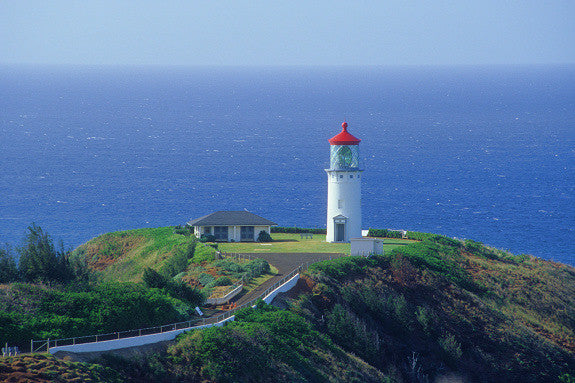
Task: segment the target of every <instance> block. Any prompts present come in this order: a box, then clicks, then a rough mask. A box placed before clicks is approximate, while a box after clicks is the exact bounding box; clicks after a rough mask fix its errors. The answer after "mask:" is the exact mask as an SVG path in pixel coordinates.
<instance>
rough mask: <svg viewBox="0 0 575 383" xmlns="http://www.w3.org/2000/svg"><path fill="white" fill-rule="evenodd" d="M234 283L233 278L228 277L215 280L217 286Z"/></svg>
mask: <svg viewBox="0 0 575 383" xmlns="http://www.w3.org/2000/svg"><path fill="white" fill-rule="evenodd" d="M231 284H232V280H231V279H230V278H228V277H219V278H218V279H216V280H215V283H214V285H215V286H230V285H231Z"/></svg>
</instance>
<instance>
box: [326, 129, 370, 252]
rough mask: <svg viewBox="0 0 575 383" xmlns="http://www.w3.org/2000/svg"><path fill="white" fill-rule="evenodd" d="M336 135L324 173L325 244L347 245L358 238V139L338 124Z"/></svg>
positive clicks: (333, 138) (359, 190)
mask: <svg viewBox="0 0 575 383" xmlns="http://www.w3.org/2000/svg"><path fill="white" fill-rule="evenodd" d="M341 127H342V130H341V132H340V133H339V134H337V135H336V136H334V137H332V138H331V139H329V144H330V145H331V146H330V161H329V169H326V170H325V171H326V172H327V235H326V241H327V242H349V241H350V239H351V238H358V237H361V173H362V172H363V170H362V169H361V168H360V164H359V142H360V141H361V140H360V139H359V138H356V137H354V136H353V135H352V134H351V133H349V132H348V131H347V122H344V123H343V124H341Z"/></svg>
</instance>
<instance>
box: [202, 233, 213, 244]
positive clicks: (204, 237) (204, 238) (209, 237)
mask: <svg viewBox="0 0 575 383" xmlns="http://www.w3.org/2000/svg"><path fill="white" fill-rule="evenodd" d="M200 242H202V243H206V242H216V236H215V235H212V234H207V235H206V234H202V236H201V237H200Z"/></svg>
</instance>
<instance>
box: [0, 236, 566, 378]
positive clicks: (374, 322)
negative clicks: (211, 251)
mask: <svg viewBox="0 0 575 383" xmlns="http://www.w3.org/2000/svg"><path fill="white" fill-rule="evenodd" d="M189 241H190V240H189V238H188V237H185V236H181V235H180V236H177V235H175V234H173V232H169V231H168V229H144V230H142V231H133V232H123V233H112V234H110V237H104V236H102V237H99V238H96V239H94V240H93V241H90V242H88V243H87V244H85V245H83V247H82V248H81V249H78V252H77V254H80V255H82V256H85V257H87V258H90V257H91V258H90V259H89V260H90V262H91V263H90V265H91V267H93V268H94V269H95V270H98V267H100V266H98V265H102V264H103V263H101V262H100V259H108V260H109V261H107V263H106V265H107V267H104V268H102V269H101V270H100V271H99V272H100V273H101V275H100V278H103V279H106V278H124V280H138V278H139V275H140V274H139V273H140V271H134V270H129V267H135V268H138V270H143V269H144V268H145V267H148V266H154V267H155V268H156V269H158V270H161V269H162V267H165V265H168V264H169V263H170V262H171V261H170V259H173V258H174V257H173V256H172V257H166V256H164V255H163V254H165V253H168V254H174V255H175V254H177V253H178V252H186V251H188V246H189ZM107 242H112V243H114V245H110V246H109V247H108V248H109V249H123V250H122V251H119V250H117V251H114V250H109V251H108V250H106V248H107V247H106V246H108V245H106V243H107ZM96 249H100V250H96ZM102 254H104V256H101V255H102ZM195 256H196V254H195V253H194V255H193V257H195ZM199 256H200V257H203V256H204V255H202V254H200V255H199ZM226 262H227V261H226ZM191 263H193V262H191ZM129 265H132V266H129ZM205 265H206V264H205V263H204V266H202V267H204V269H205ZM193 270H195V271H193ZM193 270H192V269H188V271H187V273H188V274H190V273H192V272H197V271H198V270H197V269H196V266H193ZM108 273H109V274H108ZM111 275H113V277H111ZM190 275H191V274H190ZM1 295H2V294H0V296H1ZM8 295H9V294H8ZM160 298H161V300H162V302H168V301H167V300H166V298H163V297H159V296H158V297H156V298H154V299H160ZM104 304H105V303H104ZM274 305H277V306H279V307H282V308H283V309H279V308H275V307H271V306H267V305H265V304H260V305H258V308H256V309H247V310H244V311H242V312H240V313H238V315H237V316H236V321H235V322H232V323H230V324H228V325H227V326H225V327H221V328H211V329H207V330H199V331H194V332H192V333H188V334H183V335H181V336H180V337H179V338H178V340H177V342H175V343H174V344H173V345H172V346H170V347H169V348H167V349H166V350H165V351H163V352H158V353H155V354H152V355H149V356H148V357H146V358H140V359H137V360H125V359H122V358H119V357H105V358H103V359H101V360H99V361H97V364H92V365H86V366H87V367H86V368H89V369H92V370H93V371H96V372H97V373H98V374H102V373H104V372H106V371H107V372H106V373H110V370H109V369H111V370H113V372H114V374H116V375H113V379H116V380H118V381H140V382H146V381H149V382H170V381H181V382H199V381H206V382H209V381H216V382H230V381H254V382H272V381H294V382H297V381H301V382H304V381H313V382H370V381H374V382H375V381H389V382H428V381H436V379H452V381H463V382H467V381H469V382H501V381H521V382H557V381H560V382H561V381H563V382H573V381H574V380H575V333H574V329H575V269H574V268H573V267H571V266H567V265H563V264H559V263H554V262H550V261H544V260H541V259H538V258H534V257H530V256H515V255H512V254H509V253H507V252H503V251H500V250H497V249H492V248H488V247H485V246H483V245H481V244H479V243H477V242H474V241H465V242H463V241H458V240H453V239H450V238H446V237H443V236H428V237H427V238H426V239H424V240H423V241H419V242H413V243H412V244H410V245H406V246H400V247H397V248H395V249H394V250H393V251H391V252H386V255H385V256H375V257H371V258H363V257H344V258H339V259H336V260H333V261H323V262H319V263H317V264H315V265H313V266H312V267H311V268H310V269H309V271H308V272H307V273H306V274H304V275H303V276H302V278H301V279H300V281H299V283H298V285H297V286H296V287H295V288H294V289H292V290H291V291H290V292H289V293H287V294H283V295H281V296H279V297H278V298H277V299H276V301H275V302H274ZM0 327H1V326H0ZM23 363H24V362H23ZM11 364H13V360H12V362H9V363H8V362H6V360H2V359H0V374H1V373H2V372H5V371H8V370H9V369H10V368H12V367H10V366H11ZM24 365H26V363H24ZM101 366H104V367H106V368H109V369H103V367H101ZM20 368H24V367H22V366H20ZM10 371H11V370H10ZM82 373H84V372H82ZM0 376H2V375H0ZM110 376H112V375H110ZM63 381H73V380H63ZM95 381H97V379H95Z"/></svg>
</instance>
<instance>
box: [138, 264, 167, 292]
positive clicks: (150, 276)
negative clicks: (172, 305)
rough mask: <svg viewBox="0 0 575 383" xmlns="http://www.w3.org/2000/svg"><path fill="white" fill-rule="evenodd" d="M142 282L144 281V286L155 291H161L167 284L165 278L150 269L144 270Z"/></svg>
mask: <svg viewBox="0 0 575 383" xmlns="http://www.w3.org/2000/svg"><path fill="white" fill-rule="evenodd" d="M142 280H143V281H144V283H145V284H146V286H148V287H151V288H156V289H163V288H164V287H166V284H167V280H166V278H165V277H164V276H162V275H160V273H158V272H157V271H156V270H154V269H152V268H150V267H147V268H146V269H145V270H144V275H142Z"/></svg>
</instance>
